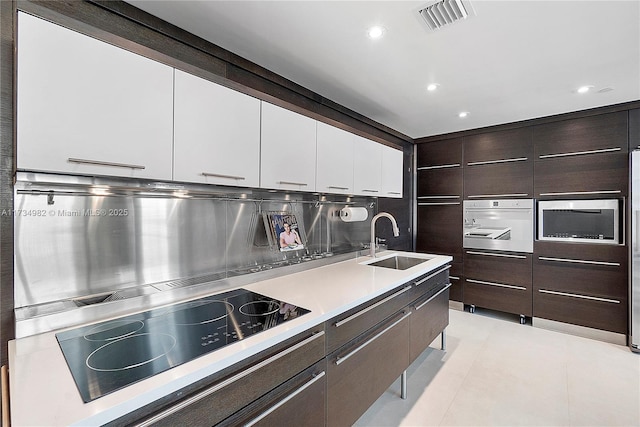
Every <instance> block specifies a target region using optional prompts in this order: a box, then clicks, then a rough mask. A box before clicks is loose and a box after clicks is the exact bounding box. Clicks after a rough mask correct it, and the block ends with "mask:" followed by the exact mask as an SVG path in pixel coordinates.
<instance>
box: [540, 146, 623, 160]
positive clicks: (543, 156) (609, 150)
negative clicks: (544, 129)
mask: <svg viewBox="0 0 640 427" xmlns="http://www.w3.org/2000/svg"><path fill="white" fill-rule="evenodd" d="M620 150H622V148H621V147H615V148H603V149H600V150H588V151H573V152H570V153H556V154H541V155H540V156H538V157H539V158H541V159H552V158H555V157H568V156H582V155H585V154H600V153H614V152H616V151H620Z"/></svg>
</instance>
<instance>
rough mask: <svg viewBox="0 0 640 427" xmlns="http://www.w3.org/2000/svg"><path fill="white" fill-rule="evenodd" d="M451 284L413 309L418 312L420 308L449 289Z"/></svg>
mask: <svg viewBox="0 0 640 427" xmlns="http://www.w3.org/2000/svg"><path fill="white" fill-rule="evenodd" d="M451 286H452V285H451V283H449V284H447V286H445V287H444V288H442V289H440V290H439V291H438V293H437V294H435V295H432V296H431V297H430V298H429V299H428V300H426V301H425V302H423V303H420V304H419V305H417V306H415V307H414V308H415V309H416V311H417V310H420V309H421V308H422V307H424V306H425V305H427V304H429V303H430V302H431V301H433V300H434V299H436V298H437V297H438V296H440V295H441V294H442V293H443V292H444V291H446V290H447V289H449V288H450V287H451Z"/></svg>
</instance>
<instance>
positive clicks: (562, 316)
mask: <svg viewBox="0 0 640 427" xmlns="http://www.w3.org/2000/svg"><path fill="white" fill-rule="evenodd" d="M627 263H628V261H627V248H626V247H625V246H622V245H597V244H576V243H558V242H536V244H535V259H534V263H533V289H534V293H533V314H534V316H535V317H540V318H544V319H548V320H555V321H559V322H565V323H571V324H575V325H580V326H586V327H591V328H596V329H601V330H606V331H611V332H616V333H620V334H626V333H627V315H628V313H627V301H628V273H627Z"/></svg>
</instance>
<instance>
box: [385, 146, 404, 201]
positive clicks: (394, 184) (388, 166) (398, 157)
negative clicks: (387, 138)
mask: <svg viewBox="0 0 640 427" xmlns="http://www.w3.org/2000/svg"><path fill="white" fill-rule="evenodd" d="M403 157H404V156H403V153H402V151H400V150H396V149H395V148H391V147H387V146H386V145H383V146H382V171H381V184H380V186H381V187H380V196H382V197H396V198H401V197H402V180H403V174H402V172H403V165H402V162H403Z"/></svg>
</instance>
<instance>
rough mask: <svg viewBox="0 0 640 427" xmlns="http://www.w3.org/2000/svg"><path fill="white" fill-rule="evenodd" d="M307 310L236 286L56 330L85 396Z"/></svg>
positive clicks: (87, 399) (108, 390) (119, 385)
mask: <svg viewBox="0 0 640 427" xmlns="http://www.w3.org/2000/svg"><path fill="white" fill-rule="evenodd" d="M306 313H309V310H306V309H304V308H300V307H296V306H293V305H291V304H288V303H285V302H283V301H277V300H274V299H272V298H269V297H266V296H264V295H260V294H257V293H255V292H251V291H248V290H246V289H237V290H234V291H230V292H225V293H222V294H217V295H212V296H208V297H205V298H200V299H198V300H193V301H188V302H184V303H179V304H175V305H172V306H168V307H163V308H158V309H154V310H149V311H146V312H144V313H138V314H133V315H130V316H126V317H122V318H119V319H116V320H110V321H105V322H102V323H97V324H93V325H89V326H83V327H80V328H76V329H72V330H69V331H65V332H60V333H58V334H56V338H57V339H58V343H59V344H60V348H61V349H62V353H63V354H64V357H65V359H66V361H67V365H68V366H69V369H70V370H71V374H72V375H73V379H74V380H75V382H76V385H77V386H78V390H79V391H80V394H81V396H82V399H83V400H84V401H85V402H90V401H92V400H94V399H97V398H98V397H101V396H103V395H105V394H107V393H111V392H113V391H115V390H118V389H120V388H122V387H125V386H127V385H129V384H132V383H134V382H137V381H140V380H142V379H145V378H148V377H151V376H153V375H155V374H158V373H160V372H163V371H166V370H167V369H169V368H172V367H174V366H178V365H180V364H182V363H185V362H188V361H190V360H192V359H195V358H196V357H199V356H202V355H204V354H207V353H209V352H211V351H214V350H217V349H219V348H221V347H224V346H226V345H229V344H232V343H234V342H236V341H240V340H242V339H244V338H246V337H248V336H251V335H254V334H257V333H260V332H261V331H264V330H267V329H269V328H271V327H274V326H276V325H279V324H281V323H283V322H286V321H287V320H291V319H293V318H296V317H298V316H301V315H303V314H306Z"/></svg>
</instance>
